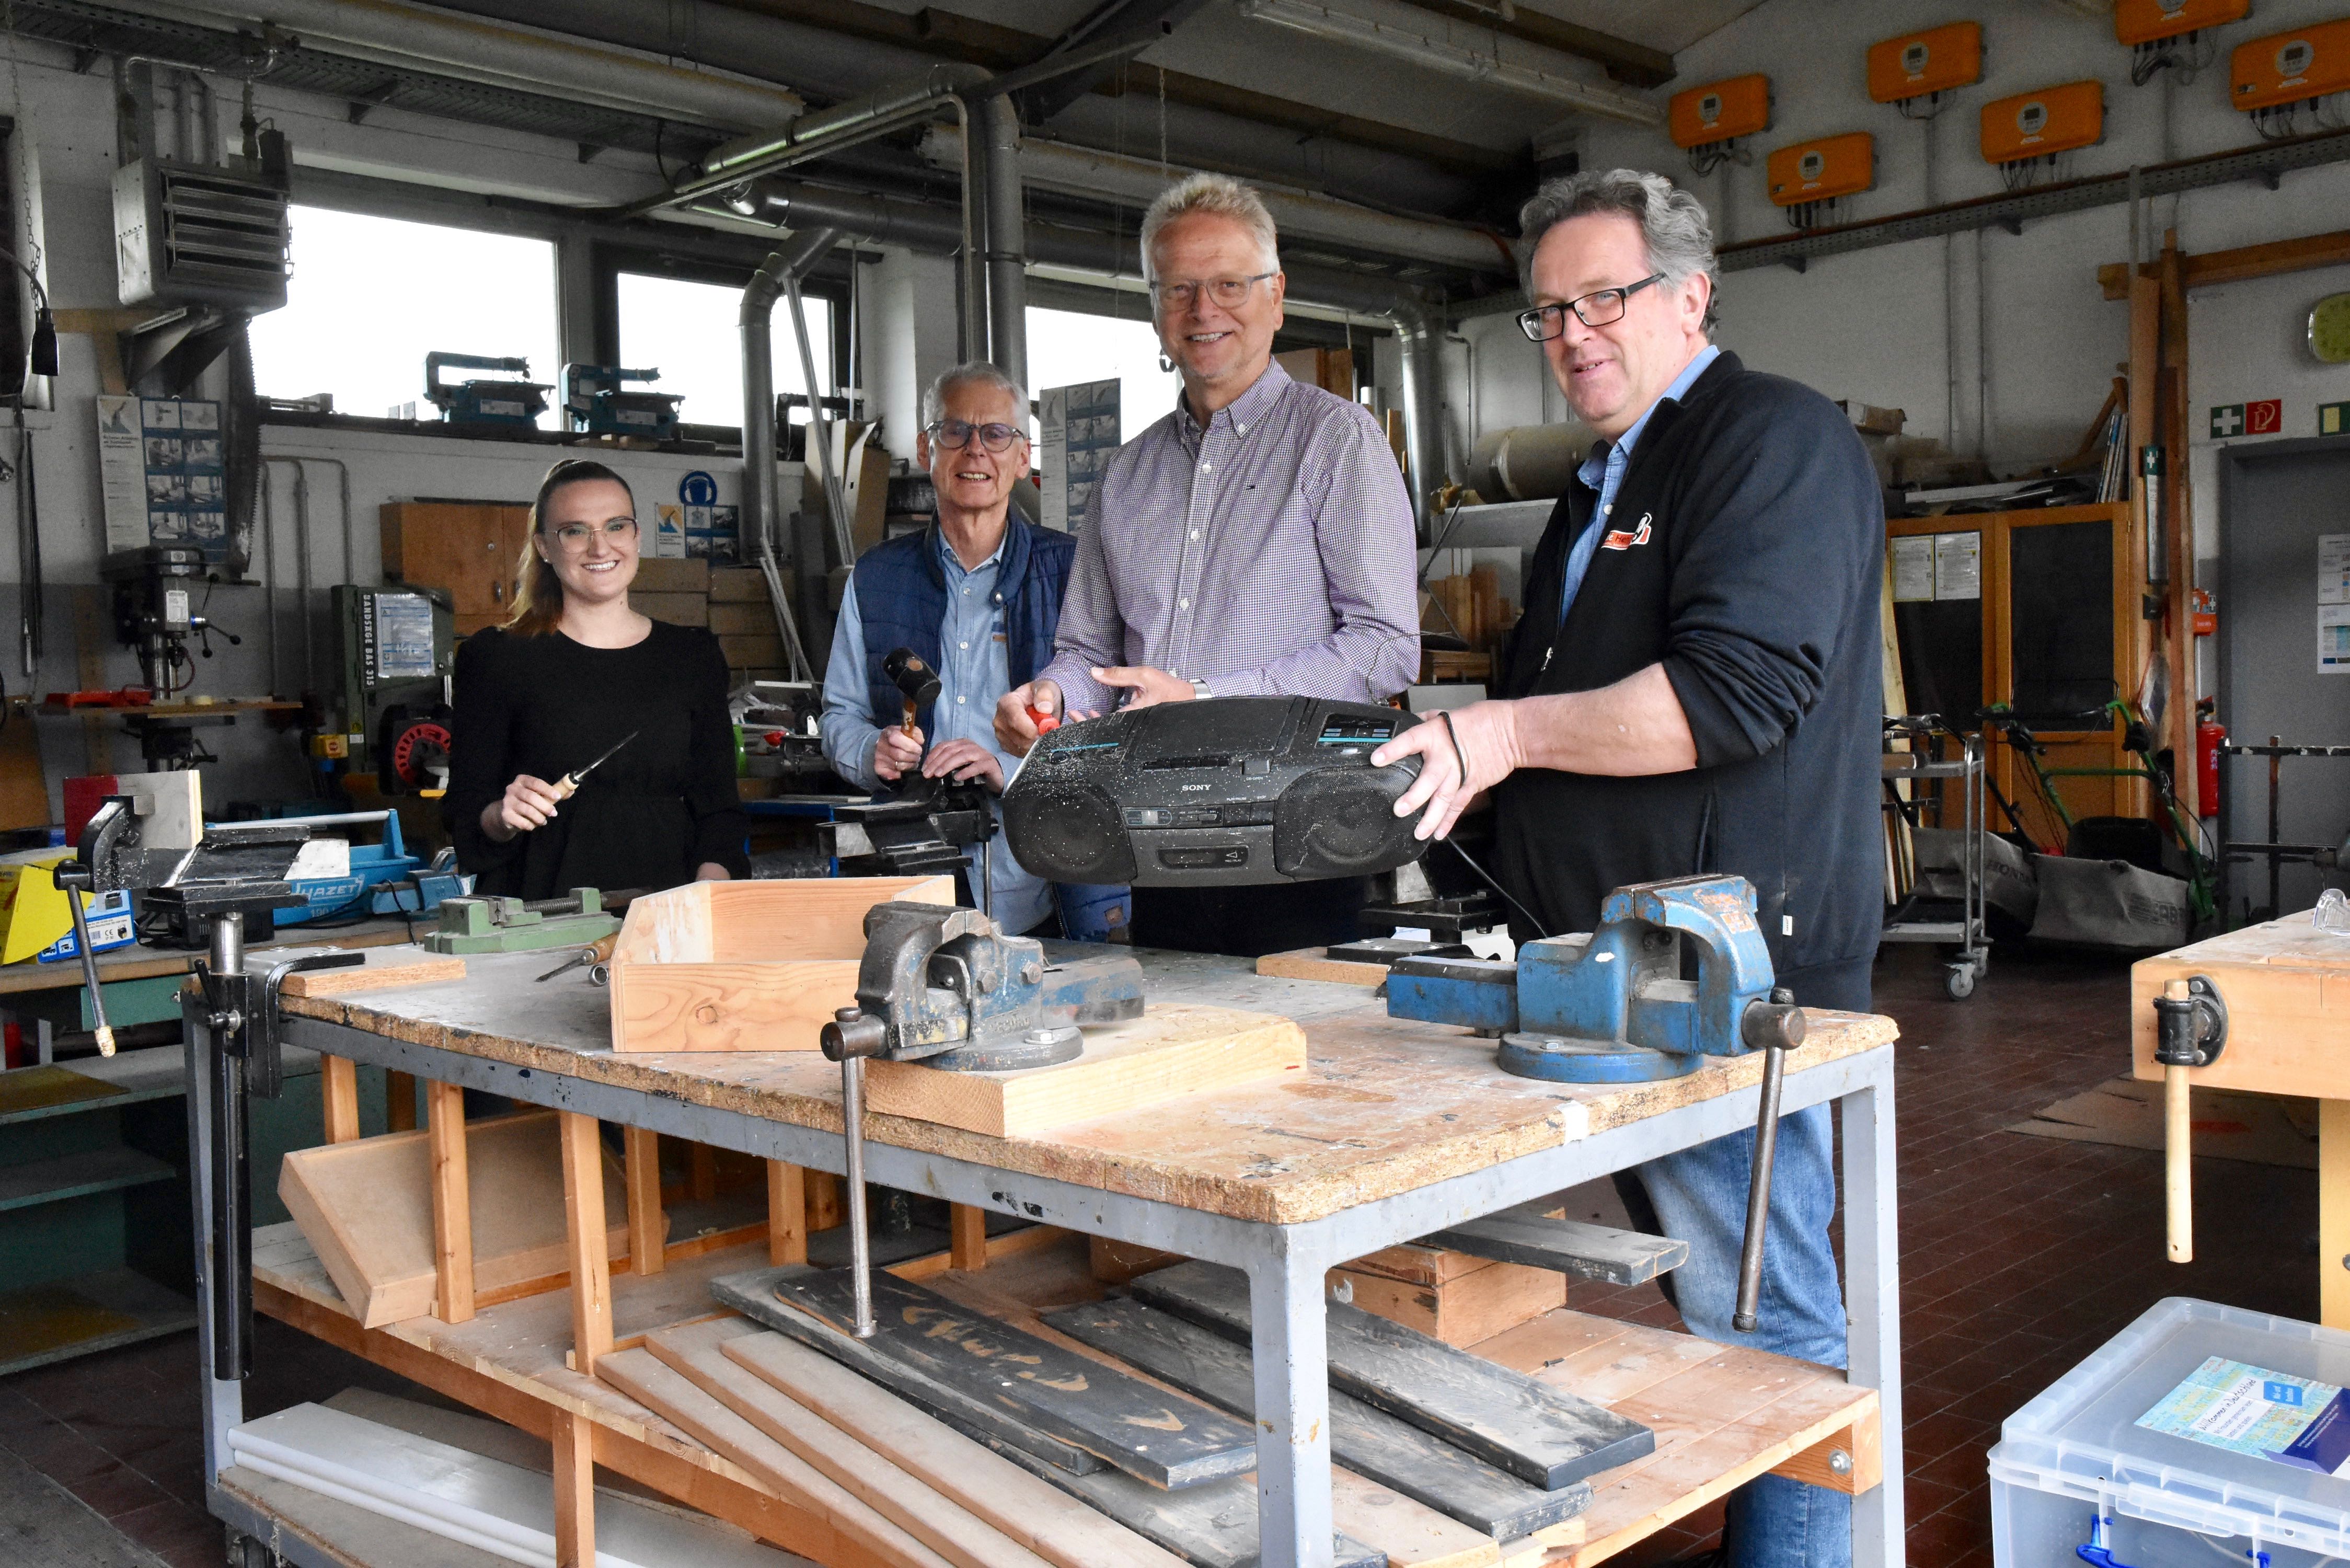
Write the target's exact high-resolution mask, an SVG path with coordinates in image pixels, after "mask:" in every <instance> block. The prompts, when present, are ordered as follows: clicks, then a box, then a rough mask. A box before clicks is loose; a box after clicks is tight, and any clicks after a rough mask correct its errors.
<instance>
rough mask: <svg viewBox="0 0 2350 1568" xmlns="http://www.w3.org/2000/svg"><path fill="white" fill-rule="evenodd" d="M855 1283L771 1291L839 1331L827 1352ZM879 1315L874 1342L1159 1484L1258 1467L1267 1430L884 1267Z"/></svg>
mask: <svg viewBox="0 0 2350 1568" xmlns="http://www.w3.org/2000/svg"><path fill="white" fill-rule="evenodd" d="M853 1283H854V1282H853V1281H852V1279H851V1278H850V1275H849V1273H848V1272H847V1270H845V1269H843V1270H817V1269H797V1270H795V1269H783V1270H778V1271H776V1272H775V1277H774V1282H773V1283H772V1285H771V1287H770V1289H771V1291H772V1293H773V1295H774V1297H775V1300H776V1302H777V1303H779V1304H780V1305H782V1306H783V1307H785V1309H786V1310H787V1311H796V1312H798V1313H800V1314H805V1315H806V1317H807V1318H808V1319H810V1320H811V1321H812V1322H814V1323H815V1324H817V1325H820V1326H821V1327H823V1328H825V1329H827V1330H829V1331H830V1333H829V1334H827V1335H823V1336H816V1335H808V1336H806V1337H805V1338H804V1339H803V1343H810V1342H813V1343H815V1344H816V1348H817V1349H819V1350H826V1349H828V1348H829V1343H830V1341H831V1340H834V1339H838V1338H846V1337H848V1336H849V1334H850V1333H851V1327H852V1324H854V1322H855V1314H854V1307H853V1304H852V1287H853ZM873 1315H874V1318H875V1319H876V1322H877V1324H878V1326H877V1330H876V1332H875V1334H873V1336H872V1337H871V1338H870V1339H868V1340H867V1341H866V1342H865V1343H866V1345H867V1346H868V1348H870V1349H871V1350H872V1351H873V1352H874V1353H875V1354H876V1355H880V1356H883V1357H886V1358H888V1359H889V1360H892V1361H895V1362H897V1363H898V1364H899V1366H906V1367H909V1368H910V1369H912V1370H914V1371H917V1372H919V1373H920V1374H921V1375H922V1376H924V1377H927V1378H930V1379H931V1380H933V1381H935V1382H939V1383H943V1384H945V1385H947V1386H950V1387H956V1388H960V1389H962V1391H963V1393H964V1394H965V1395H966V1396H968V1397H970V1398H972V1399H974V1400H985V1401H988V1402H991V1403H993V1404H995V1405H998V1406H1000V1407H1004V1408H1006V1409H1009V1410H1013V1411H1015V1412H1016V1413H1017V1414H1018V1415H1019V1417H1020V1418H1021V1419H1022V1420H1023V1421H1024V1422H1025V1423H1027V1424H1028V1425H1030V1426H1032V1427H1035V1428H1038V1429H1039V1430H1042V1431H1045V1432H1049V1433H1051V1434H1052V1435H1053V1436H1055V1437H1056V1438H1061V1439H1062V1440H1063V1441H1065V1442H1068V1443H1072V1444H1075V1445H1076V1447H1078V1448H1081V1449H1085V1450H1086V1451H1087V1453H1090V1454H1092V1455H1094V1456H1095V1457H1096V1458H1097V1459H1102V1460H1104V1461H1105V1462H1107V1463H1109V1464H1112V1465H1115V1466H1117V1467H1118V1469H1122V1470H1125V1471H1126V1472H1127V1473H1128V1474H1129V1475H1132V1476H1134V1477H1136V1478H1138V1479H1139V1480H1145V1481H1148V1482H1149V1483H1150V1484H1151V1485H1153V1486H1158V1487H1168V1488H1180V1487H1186V1486H1194V1485H1197V1484H1199V1483H1200V1482H1201V1481H1206V1480H1215V1479H1216V1478H1218V1477H1220V1476H1233V1475H1241V1474H1243V1473H1245V1472H1247V1471H1249V1470H1252V1469H1255V1468H1256V1439H1255V1438H1254V1437H1253V1436H1252V1435H1251V1433H1250V1431H1249V1429H1248V1428H1246V1427H1243V1426H1242V1425H1241V1424H1240V1423H1238V1422H1236V1421H1233V1420H1231V1419H1230V1418H1228V1417H1224V1416H1222V1415H1218V1414H1216V1413H1215V1412H1213V1411H1210V1410H1206V1409H1202V1408H1200V1407H1196V1406H1192V1405H1191V1404H1189V1403H1188V1402H1177V1401H1172V1400H1170V1399H1168V1398H1167V1397H1164V1396H1163V1395H1161V1394H1160V1393H1159V1391H1158V1390H1157V1389H1155V1388H1152V1387H1151V1386H1149V1385H1148V1384H1145V1383H1141V1382H1139V1381H1138V1380H1136V1379H1134V1378H1131V1377H1125V1376H1118V1375H1117V1374H1115V1373H1110V1372H1107V1371H1106V1370H1105V1369H1104V1368H1101V1367H1099V1366H1089V1365H1087V1363H1086V1362H1085V1361H1083V1360H1082V1359H1080V1358H1078V1357H1076V1356H1074V1355H1070V1354H1069V1353H1068V1352H1067V1351H1066V1350H1064V1349H1062V1348H1061V1347H1060V1346H1059V1345H1052V1344H1049V1343H1047V1342H1045V1341H1044V1340H1041V1339H1039V1338H1037V1337H1036V1336H1035V1335H1034V1334H1025V1333H1023V1332H1022V1331H1020V1330H1018V1329H1015V1328H1011V1327H1008V1326H1006V1325H1004V1324H1001V1323H998V1322H995V1321H994V1320H993V1319H990V1318H988V1317H985V1316H983V1314H978V1313H975V1312H972V1311H971V1310H969V1309H968V1308H965V1307H962V1306H961V1305H958V1304H957V1303H954V1302H952V1301H950V1300H948V1299H947V1298H946V1297H944V1296H941V1295H939V1294H937V1293H934V1292H932V1291H930V1290H927V1289H925V1288H924V1287H922V1286H920V1285H917V1284H912V1283H910V1282H907V1281H904V1280H900V1279H897V1278H895V1277H893V1276H891V1275H889V1274H887V1273H879V1274H876V1275H874V1277H873Z"/></svg>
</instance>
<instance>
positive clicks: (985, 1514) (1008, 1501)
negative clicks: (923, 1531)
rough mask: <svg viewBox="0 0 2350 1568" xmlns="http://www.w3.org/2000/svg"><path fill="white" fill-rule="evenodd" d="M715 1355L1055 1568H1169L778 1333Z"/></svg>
mask: <svg viewBox="0 0 2350 1568" xmlns="http://www.w3.org/2000/svg"><path fill="white" fill-rule="evenodd" d="M718 1348H719V1350H720V1352H721V1354H723V1355H724V1356H725V1357H726V1359H727V1360H729V1361H731V1362H733V1363H734V1364H735V1365H737V1366H741V1367H743V1368H744V1369H745V1370H747V1371H749V1372H751V1373H752V1374H754V1376H757V1377H758V1378H759V1379H761V1380H762V1381H764V1383H766V1384H767V1385H769V1386H772V1387H774V1388H775V1389H777V1390H779V1391H781V1392H782V1393H784V1394H785V1395H787V1396H789V1397H791V1398H792V1399H793V1400H794V1401H795V1402H796V1403H797V1404H799V1405H800V1406H802V1407H805V1408H806V1409H808V1410H810V1411H812V1412H814V1413H815V1414H816V1415H817V1416H820V1417H823V1418H824V1419H825V1420H827V1421H829V1422H831V1423H832V1424H833V1425H834V1426H835V1427H837V1428H841V1429H842V1430H843V1431H847V1432H851V1433H854V1434H855V1435H856V1437H857V1438H858V1441H860V1442H862V1443H864V1444H865V1445H866V1446H867V1447H868V1448H870V1449H872V1450H873V1451H874V1452H875V1453H877V1454H879V1455H880V1456H882V1457H883V1458H885V1459H889V1461H890V1462H891V1463H892V1464H894V1465H896V1466H898V1467H899V1469H902V1470H905V1471H906V1472H908V1473H909V1474H910V1475H912V1476H913V1477H915V1478H916V1479H917V1480H920V1482H921V1483H922V1484H924V1485H927V1486H931V1487H934V1488H936V1489H937V1490H939V1491H940V1492H941V1494H943V1495H944V1496H946V1497H948V1498H951V1499H952V1500H953V1501H955V1502H956V1503H957V1504H959V1505H961V1506H962V1507H963V1508H965V1509H968V1510H969V1511H971V1512H972V1514H974V1515H976V1516H977V1517H979V1518H981V1519H983V1520H985V1521H987V1522H988V1523H989V1524H991V1525H993V1527H994V1528H995V1529H997V1530H999V1531H1002V1532H1003V1533H1004V1534H1005V1535H1007V1536H1010V1537H1011V1538H1012V1539H1013V1540H1014V1541H1017V1542H1021V1543H1022V1544H1023V1545H1025V1546H1026V1547H1028V1548H1029V1549H1030V1550H1031V1551H1033V1552H1035V1553H1036V1554H1037V1555H1038V1556H1040V1557H1043V1558H1045V1560H1046V1561H1047V1562H1050V1563H1056V1564H1058V1565H1059V1568H1173V1563H1174V1561H1175V1559H1174V1558H1173V1557H1172V1556H1171V1555H1170V1553H1169V1552H1167V1551H1166V1550H1165V1549H1164V1548H1162V1547H1159V1546H1155V1545H1153V1544H1151V1543H1150V1542H1148V1541H1146V1540H1144V1539H1143V1538H1142V1537H1140V1536H1139V1535H1137V1534H1135V1533H1134V1532H1132V1531H1130V1530H1128V1529H1127V1528H1126V1527H1125V1526H1123V1525H1121V1524H1118V1523H1117V1522H1115V1521H1111V1520H1109V1519H1106V1518H1104V1517H1103V1516H1102V1515H1100V1514H1098V1513H1097V1512H1095V1511H1093V1510H1092V1509H1090V1508H1087V1506H1085V1505H1084V1504H1083V1503H1081V1502H1078V1501H1075V1500H1073V1499H1071V1498H1070V1497H1068V1496H1067V1495H1066V1494H1064V1493H1063V1492H1061V1491H1058V1490H1055V1489H1054V1488H1053V1487H1051V1486H1049V1485H1046V1484H1045V1483H1044V1482H1043V1481H1040V1480H1038V1479H1037V1478H1036V1477H1035V1476H1033V1475H1031V1474H1030V1473H1029V1472H1028V1471H1026V1470H1024V1469H1021V1468H1020V1467H1019V1466H1018V1465H1016V1464H1014V1463H1013V1462H1012V1461H1011V1460H1009V1459H1005V1458H1004V1457H1003V1455H1002V1454H1000V1453H998V1452H996V1451H995V1450H994V1449H991V1448H989V1447H987V1446H986V1445H985V1444H983V1443H981V1442H977V1441H974V1440H973V1439H972V1438H968V1437H965V1436H964V1435H963V1434H962V1433H961V1432H958V1431H956V1430H955V1429H954V1428H951V1427H950V1426H948V1425H947V1424H946V1423H945V1422H943V1421H941V1420H940V1419H939V1418H938V1417H935V1416H931V1415H930V1414H928V1413H926V1412H924V1411H923V1410H921V1409H920V1408H918V1407H915V1406H913V1405H911V1404H909V1403H908V1402H907V1401H905V1400H903V1399H900V1398H899V1397H897V1396H895V1395H893V1394H891V1393H890V1392H889V1390H887V1389H885V1388H881V1387H879V1386H876V1385H875V1384H873V1383H871V1382H869V1381H868V1380H867V1379H866V1378H863V1377H860V1376H858V1375H857V1374H856V1373H854V1372H852V1371H850V1370H849V1369H848V1368H847V1367H846V1366H841V1365H839V1364H838V1363H837V1362H835V1361H833V1360H832V1359H831V1358H830V1357H828V1356H826V1355H819V1354H818V1353H817V1352H816V1351H814V1350H811V1349H809V1348H808V1347H807V1346H806V1345H801V1344H800V1343H798V1342H797V1341H796V1340H793V1339H790V1338H787V1337H786V1336H785V1335H783V1334H735V1335H733V1336H731V1337H728V1338H726V1339H724V1340H723V1341H721V1342H720V1343H719V1345H718Z"/></svg>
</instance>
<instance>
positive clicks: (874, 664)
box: [855, 516, 1077, 735]
mask: <svg viewBox="0 0 2350 1568" xmlns="http://www.w3.org/2000/svg"><path fill="white" fill-rule="evenodd" d="M1076 553H1077V542H1076V539H1075V538H1073V537H1072V536H1071V535H1066V534H1063V533H1060V532H1058V531H1056V530H1054V529H1050V528H1039V527H1036V526H1035V525H1033V524H1028V523H1024V522H1023V521H1021V520H1020V519H1019V518H1018V517H1016V516H1015V517H1007V518H1006V519H1005V520H1004V530H1003V559H1002V560H1001V561H1000V562H998V563H997V565H996V570H995V603H996V606H997V607H998V608H999V609H1000V610H1001V611H1002V612H1003V644H1004V654H1005V659H1004V662H1005V664H1006V666H1007V667H1008V668H1009V670H1010V671H1011V675H1012V684H1013V685H1014V686H1024V685H1025V684H1027V683H1028V682H1029V681H1031V680H1035V678H1036V672H1037V671H1038V670H1042V669H1044V668H1045V665H1047V664H1049V663H1051V662H1052V661H1053V633H1054V631H1055V629H1056V628H1058V627H1059V626H1060V624H1061V593H1062V590H1063V589H1065V588H1066V587H1068V582H1069V563H1070V562H1071V561H1072V560H1074V559H1075V558H1076ZM855 582H856V587H857V610H858V616H859V617H860V618H862V619H863V621H864V623H865V686H866V691H867V693H868V697H869V698H870V700H871V701H872V704H873V722H875V723H877V724H884V725H886V724H894V723H896V722H898V718H899V714H900V713H902V712H903V711H905V706H904V705H905V701H906V700H905V698H904V696H903V695H901V694H900V693H899V691H898V688H897V687H896V685H895V684H893V683H892V682H891V681H890V680H889V677H888V676H886V675H884V674H882V673H881V661H882V659H886V658H887V657H889V652H890V650H891V649H899V648H910V649H913V650H914V651H915V652H916V653H917V654H920V656H921V658H922V659H923V660H924V662H926V663H928V664H929V665H930V667H931V669H933V670H936V669H937V668H939V627H940V625H941V623H942V622H943V621H944V620H945V619H946V613H947V577H946V569H945V568H944V567H943V566H941V565H940V564H939V530H938V525H937V524H931V526H930V527H928V528H926V529H924V530H923V531H922V532H921V533H920V534H902V535H899V536H898V537H897V538H895V539H891V540H889V541H887V542H885V543H883V544H880V545H875V546H874V547H873V548H872V549H870V550H868V551H866V552H865V554H864V555H862V556H858V558H857V574H856V577H855ZM914 722H916V723H918V724H920V726H921V727H922V732H923V733H924V734H925V735H928V734H931V733H932V730H931V710H930V708H929V707H927V706H926V707H924V708H923V709H922V710H921V711H920V713H919V714H917V715H916V716H915V720H914Z"/></svg>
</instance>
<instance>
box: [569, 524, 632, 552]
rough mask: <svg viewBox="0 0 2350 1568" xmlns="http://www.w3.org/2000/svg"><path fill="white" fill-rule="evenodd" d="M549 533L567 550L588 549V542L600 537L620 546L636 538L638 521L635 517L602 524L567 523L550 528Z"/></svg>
mask: <svg viewBox="0 0 2350 1568" xmlns="http://www.w3.org/2000/svg"><path fill="white" fill-rule="evenodd" d="M547 532H548V533H550V534H553V535H555V541H556V544H558V545H562V546H563V547H564V548H565V549H567V550H585V549H586V548H587V545H588V541H590V540H592V539H595V538H598V537H599V536H600V537H602V538H606V539H609V540H611V541H612V542H613V543H614V544H619V542H620V541H621V540H623V539H633V538H635V537H636V536H637V520H636V519H635V518H633V517H614V518H611V519H609V520H608V521H606V522H602V523H566V524H564V525H563V526H562V527H560V528H550V529H548V530H547Z"/></svg>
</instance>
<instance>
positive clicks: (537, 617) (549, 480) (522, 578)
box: [505, 457, 637, 637]
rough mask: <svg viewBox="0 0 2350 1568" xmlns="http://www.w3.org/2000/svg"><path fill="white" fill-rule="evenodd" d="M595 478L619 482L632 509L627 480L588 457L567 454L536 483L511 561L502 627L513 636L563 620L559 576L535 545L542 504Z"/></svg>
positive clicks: (533, 633)
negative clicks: (516, 556)
mask: <svg viewBox="0 0 2350 1568" xmlns="http://www.w3.org/2000/svg"><path fill="white" fill-rule="evenodd" d="M598 480H609V481H611V482H612V483H614V484H617V485H619V487H620V488H621V490H623V491H624V492H626V493H627V494H628V497H629V507H630V509H631V510H633V509H634V508H635V506H636V504H637V493H636V492H635V491H633V490H630V489H629V482H628V481H627V480H625V479H622V478H621V477H620V476H619V474H617V473H615V472H612V471H611V470H610V469H609V468H607V467H606V466H604V464H602V463H600V462H596V461H595V460H594V459H592V458H585V457H567V458H565V459H564V460H563V461H562V462H558V463H556V465H555V466H554V467H553V468H550V469H548V470H547V471H546V478H544V479H542V480H540V481H539V482H538V497H537V499H536V500H535V501H533V502H532V503H531V504H530V533H529V535H527V536H526V537H525V538H524V540H523V542H522V559H521V560H519V561H517V562H515V581H514V614H513V615H512V616H510V617H508V618H507V619H506V627H505V628H506V629H507V630H508V631H510V632H513V633H514V634H515V635H516V636H517V637H543V636H545V635H546V633H548V632H550V631H553V630H554V629H555V628H556V626H557V625H558V624H560V623H561V621H562V619H563V579H562V578H561V577H559V576H556V575H555V563H554V562H553V561H551V560H549V559H547V557H546V556H543V555H541V554H540V553H539V551H538V548H537V540H538V536H539V535H542V534H544V533H546V504H547V503H548V502H550V501H552V500H554V499H555V493H556V491H558V490H561V489H562V488H563V487H564V486H565V485H567V484H588V483H594V482H596V481H598Z"/></svg>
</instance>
